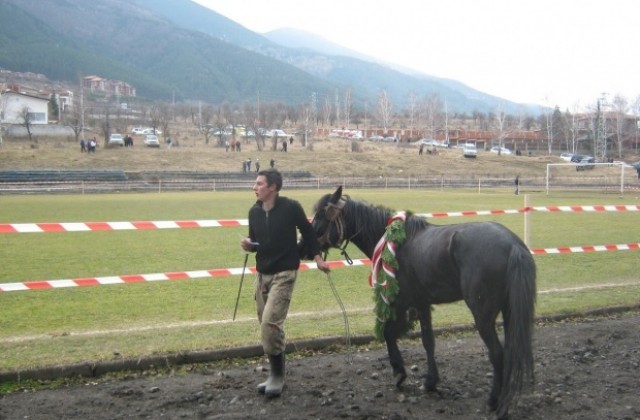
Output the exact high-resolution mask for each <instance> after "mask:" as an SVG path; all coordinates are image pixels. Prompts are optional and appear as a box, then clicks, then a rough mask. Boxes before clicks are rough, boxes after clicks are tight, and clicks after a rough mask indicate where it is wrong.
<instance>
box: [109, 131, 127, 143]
mask: <svg viewBox="0 0 640 420" xmlns="http://www.w3.org/2000/svg"><path fill="white" fill-rule="evenodd" d="M107 145H109V146H112V145H115V146H124V138H123V137H122V134H119V133H112V134H111V135H110V136H109V141H108V142H107Z"/></svg>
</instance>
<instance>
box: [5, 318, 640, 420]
mask: <svg viewBox="0 0 640 420" xmlns="http://www.w3.org/2000/svg"><path fill="white" fill-rule="evenodd" d="M436 346H437V349H436V351H437V357H438V362H439V367H440V374H441V378H442V382H441V384H440V387H439V392H438V393H425V392H423V390H422V389H421V382H422V381H421V375H422V374H423V369H424V366H425V355H424V352H423V350H422V347H421V346H420V345H419V342H418V341H406V342H404V343H402V345H401V348H402V350H403V354H404V356H405V361H406V363H407V366H408V367H411V368H412V369H411V373H410V377H409V378H408V379H407V381H406V382H405V386H404V389H403V390H401V391H398V390H396V389H395V387H394V386H393V383H392V378H391V369H390V367H389V365H388V360H387V358H386V351H385V350H383V349H376V350H368V349H365V348H358V349H357V350H355V351H354V353H353V363H352V364H349V363H348V358H347V354H346V353H331V354H314V355H313V356H310V357H301V356H296V357H293V356H292V357H289V358H288V360H287V388H286V389H285V393H284V395H283V396H282V397H281V398H278V399H275V400H266V399H265V398H264V397H263V396H261V395H259V394H258V393H257V392H256V391H255V385H256V384H257V383H258V382H260V381H261V380H262V378H263V377H264V376H266V374H267V373H266V371H264V369H266V368H267V365H266V363H263V361H262V360H259V361H256V362H253V363H249V364H246V365H245V364H243V365H236V366H233V367H229V368H220V367H213V366H202V365H200V366H194V367H192V369H191V371H190V372H189V373H181V374H175V375H167V374H166V373H161V374H158V373H153V374H152V373H146V374H145V375H142V376H136V377H134V376H133V375H131V376H130V377H129V378H126V379H120V380H113V379H110V380H104V379H102V380H97V381H95V382H93V381H92V382H86V383H83V384H78V383H75V384H73V385H69V386H65V387H60V388H57V389H52V390H40V391H35V392H30V391H24V392H17V393H13V394H9V395H4V396H3V397H1V398H0V419H124V418H137V419H157V418H168V419H177V418H188V419H236V418H237V419H259V418H274V419H316V418H318V419H320V418H321V419H334V418H355V419H424V418H436V419H445V420H447V419H463V420H466V419H491V418H493V415H492V414H491V413H489V412H487V410H486V408H485V405H484V401H485V399H486V397H487V393H488V390H489V384H490V379H491V378H490V366H489V362H488V361H487V358H486V352H485V349H484V346H483V345H482V343H481V342H480V340H479V339H478V338H477V334H473V335H468V336H465V337H450V338H445V337H439V338H438V339H437V342H436ZM534 351H535V353H534V354H535V360H536V380H535V384H534V386H533V387H532V389H529V390H527V391H526V392H525V394H524V395H523V396H522V397H521V398H520V400H519V402H518V403H517V404H516V405H515V406H512V409H511V418H512V419H609V420H613V419H617V420H622V419H625V420H627V419H629V420H635V419H640V400H639V398H638V396H639V394H638V392H639V391H638V390H639V389H640V312H632V313H627V314H624V315H616V316H609V317H599V318H588V319H582V320H581V321H580V322H560V323H553V324H549V325H538V327H537V329H536V332H535V338H534Z"/></svg>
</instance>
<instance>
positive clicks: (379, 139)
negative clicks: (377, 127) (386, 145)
mask: <svg viewBox="0 0 640 420" xmlns="http://www.w3.org/2000/svg"><path fill="white" fill-rule="evenodd" d="M369 140H371V141H382V140H384V137H382V136H371V137H369Z"/></svg>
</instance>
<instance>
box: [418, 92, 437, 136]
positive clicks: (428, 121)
mask: <svg viewBox="0 0 640 420" xmlns="http://www.w3.org/2000/svg"><path fill="white" fill-rule="evenodd" d="M422 113H423V115H424V118H423V120H424V123H425V129H424V135H425V137H430V138H432V139H435V138H436V132H437V131H438V127H439V125H440V120H441V116H442V101H441V100H440V96H438V94H435V93H434V94H432V95H430V96H427V97H426V98H425V99H424V101H423V105H422Z"/></svg>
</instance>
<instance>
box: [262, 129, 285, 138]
mask: <svg viewBox="0 0 640 420" xmlns="http://www.w3.org/2000/svg"><path fill="white" fill-rule="evenodd" d="M264 136H265V137H289V135H288V134H287V133H285V132H284V131H283V130H277V129H276V130H269V131H267V132H266V133H264Z"/></svg>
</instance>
